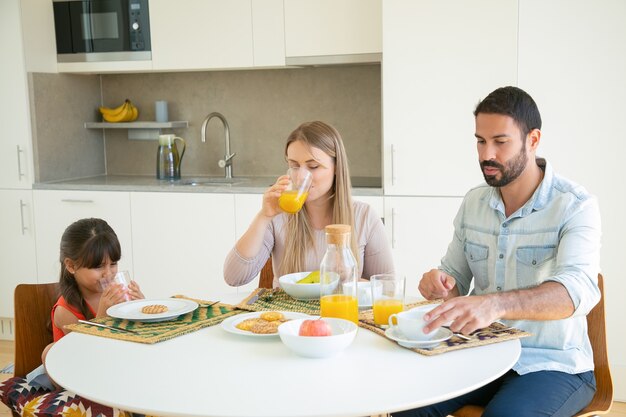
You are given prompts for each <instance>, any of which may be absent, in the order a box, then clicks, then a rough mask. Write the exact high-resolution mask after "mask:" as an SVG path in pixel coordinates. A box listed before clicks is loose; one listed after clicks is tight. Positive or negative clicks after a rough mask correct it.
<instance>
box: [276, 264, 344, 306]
mask: <svg viewBox="0 0 626 417" xmlns="http://www.w3.org/2000/svg"><path fill="white" fill-rule="evenodd" d="M299 281H300V282H299ZM309 281H311V282H309ZM337 283H338V281H337ZM337 283H335V285H337ZM278 284H279V285H280V288H282V289H283V290H284V291H285V292H286V293H287V294H289V295H290V296H292V297H293V298H295V299H297V300H317V299H319V298H320V272H319V271H307V272H294V273H291V274H287V275H283V276H282V277H280V278H278Z"/></svg>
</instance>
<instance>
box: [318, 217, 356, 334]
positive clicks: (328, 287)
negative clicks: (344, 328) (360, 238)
mask: <svg viewBox="0 0 626 417" xmlns="http://www.w3.org/2000/svg"><path fill="white" fill-rule="evenodd" d="M351 229H352V228H351V227H350V225H347V224H330V225H328V226H326V229H325V231H326V244H327V245H328V246H327V248H326V254H325V255H324V258H323V259H322V263H321V264H320V315H321V316H322V317H337V318H341V319H346V320H351V321H353V322H354V323H356V324H357V325H358V324H359V306H358V301H357V300H358V298H357V281H358V265H357V262H356V259H355V258H354V254H353V253H352V250H351V249H350V232H351Z"/></svg>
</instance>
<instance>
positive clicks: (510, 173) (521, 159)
mask: <svg viewBox="0 0 626 417" xmlns="http://www.w3.org/2000/svg"><path fill="white" fill-rule="evenodd" d="M527 163H528V157H527V156H526V144H524V146H523V147H522V149H521V150H520V152H519V153H518V154H517V155H516V156H514V157H513V158H512V159H509V160H508V161H506V162H505V165H502V164H499V163H497V162H496V161H483V162H481V163H480V170H481V171H482V173H483V177H485V181H486V182H487V184H489V185H491V186H492V187H504V186H505V185H508V184H510V183H511V182H513V181H514V180H515V179H516V178H517V177H519V176H520V175H521V174H522V172H523V171H524V169H525V168H526V164H527ZM486 166H489V167H495V168H498V169H499V170H500V173H501V174H502V177H501V178H500V179H498V178H497V177H496V175H485V171H484V170H483V167H486Z"/></svg>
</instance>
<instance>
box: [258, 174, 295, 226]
mask: <svg viewBox="0 0 626 417" xmlns="http://www.w3.org/2000/svg"><path fill="white" fill-rule="evenodd" d="M289 181H290V180H289V176H288V175H282V176H280V177H278V179H277V180H276V183H275V184H274V185H272V186H271V187H270V188H268V189H267V191H265V194H263V207H262V208H261V214H263V215H264V216H265V217H268V218H272V217H274V216H276V215H277V214H280V213H282V210H281V209H280V207H279V206H278V198H279V197H280V195H281V194H282V193H283V191H285V190H286V189H287V187H288V186H289Z"/></svg>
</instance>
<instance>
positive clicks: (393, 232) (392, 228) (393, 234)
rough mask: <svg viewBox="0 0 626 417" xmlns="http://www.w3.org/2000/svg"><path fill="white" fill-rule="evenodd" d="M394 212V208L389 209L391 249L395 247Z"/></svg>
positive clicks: (395, 211)
mask: <svg viewBox="0 0 626 417" xmlns="http://www.w3.org/2000/svg"><path fill="white" fill-rule="evenodd" d="M396 213H397V210H396V209H395V208H392V209H391V249H395V248H396Z"/></svg>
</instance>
